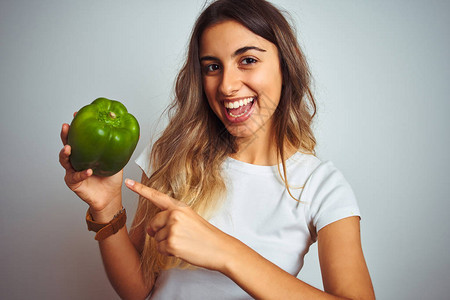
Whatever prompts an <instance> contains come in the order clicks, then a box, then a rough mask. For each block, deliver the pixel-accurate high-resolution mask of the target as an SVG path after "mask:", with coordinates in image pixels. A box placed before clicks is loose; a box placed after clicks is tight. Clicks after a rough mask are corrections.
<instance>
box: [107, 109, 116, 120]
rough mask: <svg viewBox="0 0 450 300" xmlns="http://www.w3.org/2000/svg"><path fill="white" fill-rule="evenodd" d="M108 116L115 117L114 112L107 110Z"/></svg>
mask: <svg viewBox="0 0 450 300" xmlns="http://www.w3.org/2000/svg"><path fill="white" fill-rule="evenodd" d="M109 116H110V117H111V119H115V118H116V117H117V116H116V114H115V113H114V112H112V111H110V112H109Z"/></svg>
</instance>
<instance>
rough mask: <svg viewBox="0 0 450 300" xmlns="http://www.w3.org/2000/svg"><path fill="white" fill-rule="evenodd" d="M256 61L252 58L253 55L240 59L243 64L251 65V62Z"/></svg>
mask: <svg viewBox="0 0 450 300" xmlns="http://www.w3.org/2000/svg"><path fill="white" fill-rule="evenodd" d="M257 62H258V61H257V60H256V59H254V58H253V57H246V58H244V59H243V60H242V61H241V63H242V64H243V65H251V64H255V63H257Z"/></svg>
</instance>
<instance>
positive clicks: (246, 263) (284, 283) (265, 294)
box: [221, 242, 342, 299]
mask: <svg viewBox="0 0 450 300" xmlns="http://www.w3.org/2000/svg"><path fill="white" fill-rule="evenodd" d="M230 254H231V255H230V256H229V259H228V260H227V263H226V264H225V266H224V269H223V270H221V271H222V273H224V274H225V275H226V276H228V277H229V278H230V279H232V280H233V281H234V282H236V283H237V284H238V285H239V286H240V287H241V288H242V289H244V290H245V291H246V292H247V293H249V294H250V295H251V296H252V297H253V298H255V299H342V298H339V297H336V296H333V295H330V294H327V293H325V292H323V291H320V290H318V289H316V288H314V287H312V286H310V285H308V284H307V283H305V282H303V281H301V280H299V279H297V278H296V277H294V276H292V275H291V274H289V273H287V272H286V271H284V270H282V269H281V268H279V267H278V266H276V265H275V264H273V263H271V262H270V261H268V260H266V259H265V258H264V257H262V256H261V255H259V254H258V253H256V252H255V251H253V250H252V249H250V248H249V247H247V246H246V245H244V244H243V243H241V242H236V243H235V246H234V247H233V250H232V252H230Z"/></svg>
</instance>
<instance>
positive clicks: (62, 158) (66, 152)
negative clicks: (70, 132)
mask: <svg viewBox="0 0 450 300" xmlns="http://www.w3.org/2000/svg"><path fill="white" fill-rule="evenodd" d="M70 151H71V148H70V146H69V145H65V146H64V147H63V148H62V149H61V151H60V152H59V163H60V164H61V166H63V168H64V169H66V170H71V169H72V165H71V164H70V160H69V156H70Z"/></svg>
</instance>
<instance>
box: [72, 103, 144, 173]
mask: <svg viewBox="0 0 450 300" xmlns="http://www.w3.org/2000/svg"><path fill="white" fill-rule="evenodd" d="M138 140H139V123H138V121H137V120H136V118H135V117H134V116H133V115H131V114H129V113H128V111H127V109H126V108H125V106H124V105H123V104H122V103H120V102H119V101H115V100H109V99H106V98H98V99H96V100H94V101H93V102H92V103H91V104H89V105H86V106H84V107H83V108H81V109H80V110H79V111H78V112H77V114H76V115H75V117H74V119H73V120H72V123H71V124H70V129H69V135H68V144H69V145H70V146H71V148H72V152H71V154H70V156H69V159H70V163H71V164H72V167H73V168H74V169H75V170H76V171H82V170H86V169H89V168H90V169H92V170H93V171H94V175H98V176H111V175H114V174H116V173H117V172H119V171H120V170H122V169H123V167H125V165H126V164H127V163H128V161H129V160H130V158H131V155H132V154H133V151H134V149H135V148H136V145H137V143H138Z"/></svg>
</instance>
